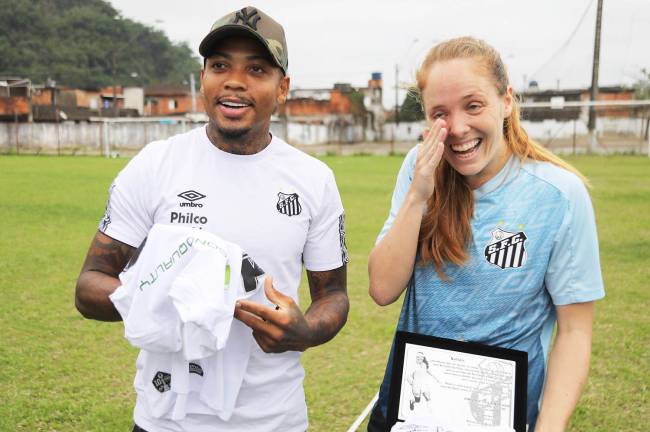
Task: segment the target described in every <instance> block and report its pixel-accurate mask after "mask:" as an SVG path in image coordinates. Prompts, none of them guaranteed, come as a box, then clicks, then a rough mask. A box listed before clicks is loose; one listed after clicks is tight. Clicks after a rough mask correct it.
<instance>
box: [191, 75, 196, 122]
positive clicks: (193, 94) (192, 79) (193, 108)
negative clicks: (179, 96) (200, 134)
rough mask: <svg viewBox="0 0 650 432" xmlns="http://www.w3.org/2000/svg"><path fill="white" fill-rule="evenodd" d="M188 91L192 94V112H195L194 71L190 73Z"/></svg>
mask: <svg viewBox="0 0 650 432" xmlns="http://www.w3.org/2000/svg"><path fill="white" fill-rule="evenodd" d="M190 93H191V95H192V112H193V113H195V112H196V88H195V84H194V73H191V74H190Z"/></svg>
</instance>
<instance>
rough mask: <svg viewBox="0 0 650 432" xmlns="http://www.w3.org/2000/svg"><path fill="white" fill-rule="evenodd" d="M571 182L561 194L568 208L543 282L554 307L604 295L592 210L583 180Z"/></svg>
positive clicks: (576, 179)
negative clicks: (566, 201) (567, 203)
mask: <svg viewBox="0 0 650 432" xmlns="http://www.w3.org/2000/svg"><path fill="white" fill-rule="evenodd" d="M571 180H572V181H571V184H570V185H568V186H567V187H566V189H565V191H564V194H565V195H566V198H567V199H568V201H569V205H568V209H567V211H566V214H565V216H564V219H563V221H562V225H561V226H560V228H559V230H558V232H557V235H556V237H555V241H554V244H553V250H552V251H551V256H550V260H549V265H548V268H547V271H546V275H545V279H544V281H545V284H546V288H547V290H548V292H549V293H550V295H551V298H552V299H553V303H554V304H555V305H568V304H573V303H584V302H589V301H593V300H598V299H601V298H603V297H604V296H605V290H604V286H603V279H602V275H601V270H600V258H599V252H598V234H597V232H596V220H595V216H594V210H593V207H592V205H591V200H590V198H589V194H588V192H587V189H586V187H585V186H584V184H583V183H582V181H580V180H579V179H578V178H577V177H574V176H572V178H571Z"/></svg>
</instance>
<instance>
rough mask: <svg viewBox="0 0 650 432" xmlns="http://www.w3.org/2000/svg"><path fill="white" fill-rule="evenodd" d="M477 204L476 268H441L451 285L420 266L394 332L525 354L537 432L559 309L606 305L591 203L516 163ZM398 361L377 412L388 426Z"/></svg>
mask: <svg viewBox="0 0 650 432" xmlns="http://www.w3.org/2000/svg"><path fill="white" fill-rule="evenodd" d="M417 148H418V147H415V148H413V149H411V151H410V152H409V153H408V155H407V156H406V158H405V160H404V162H403V164H402V167H401V169H400V172H399V175H398V178H397V183H396V185H395V191H394V193H393V199H392V205H391V210H390V214H389V216H388V219H387V220H386V223H385V224H384V227H383V229H382V230H381V233H380V234H379V237H378V239H377V242H379V241H380V240H381V239H382V238H383V236H384V235H385V234H386V233H387V232H388V230H389V229H390V228H391V226H392V225H393V222H394V220H395V217H396V216H397V213H398V211H399V209H400V207H401V206H402V202H403V201H404V198H405V196H406V193H407V191H408V189H409V187H410V184H411V181H412V179H413V172H414V168H415V161H416V157H417ZM474 200H475V203H474V215H473V218H472V221H471V226H472V240H471V244H470V245H469V246H468V253H469V260H468V261H467V262H466V263H465V264H463V265H461V266H456V265H453V264H446V265H445V266H444V267H443V270H444V273H445V274H446V275H447V277H448V278H449V281H443V280H441V279H440V278H439V277H438V275H437V274H436V271H435V269H434V267H433V265H432V264H427V265H419V264H416V266H415V269H414V275H413V278H412V280H411V283H410V284H409V286H408V287H407V290H406V295H405V297H404V304H403V306H402V312H401V315H400V318H399V322H398V324H397V329H398V330H403V331H409V332H414V333H421V334H427V335H433V336H438V337H444V338H449V339H457V340H467V341H474V342H480V343H485V344H489V345H496V346H501V347H505V348H512V349H518V350H522V351H527V352H528V409H527V420H528V424H529V425H530V427H531V429H530V430H531V431H532V430H533V429H534V425H535V422H536V420H537V415H538V413H539V404H540V402H541V395H542V387H543V384H544V377H545V374H546V359H547V357H548V352H549V348H550V343H551V337H552V334H553V329H554V325H555V306H559V305H567V304H572V303H582V302H588V301H592V300H597V299H600V298H602V297H604V295H605V292H604V288H603V281H602V277H601V271H600V261H599V255H598V238H597V234H596V224H595V218H594V212H593V208H592V206H591V200H590V198H589V194H588V193H587V190H586V188H585V186H584V184H583V183H582V181H581V180H580V178H578V177H577V176H576V175H575V174H573V173H571V172H568V171H566V170H564V169H562V168H560V167H558V166H556V165H553V164H551V163H548V162H538V161H532V160H526V161H524V162H523V163H522V162H521V161H520V160H519V158H517V157H511V158H510V159H509V161H508V162H507V163H506V164H505V165H504V167H503V168H502V169H501V171H500V172H499V173H498V174H497V175H496V176H495V177H494V178H492V179H490V180H489V181H488V182H487V183H485V184H484V185H483V186H481V187H480V188H478V189H476V190H474ZM417 259H419V256H418V258H417ZM392 351H393V350H392V349H391V354H390V356H389V359H388V365H387V368H386V373H385V375H384V380H383V383H382V385H381V389H380V394H379V402H378V404H379V407H380V408H381V410H382V412H383V414H384V416H386V410H387V403H388V390H389V385H390V370H391V365H392V357H393V353H392Z"/></svg>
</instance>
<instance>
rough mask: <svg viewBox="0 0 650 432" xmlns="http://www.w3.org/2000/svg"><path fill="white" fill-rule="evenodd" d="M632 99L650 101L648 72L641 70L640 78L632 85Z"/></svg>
mask: <svg viewBox="0 0 650 432" xmlns="http://www.w3.org/2000/svg"><path fill="white" fill-rule="evenodd" d="M634 89H635V91H634V97H635V98H636V99H650V71H649V70H648V69H646V68H643V69H641V77H640V78H639V79H638V80H637V82H636V84H635V85H634Z"/></svg>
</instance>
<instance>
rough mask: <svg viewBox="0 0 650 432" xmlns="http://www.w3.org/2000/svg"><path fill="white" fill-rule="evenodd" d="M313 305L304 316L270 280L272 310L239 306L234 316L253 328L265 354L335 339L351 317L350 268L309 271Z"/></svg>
mask: <svg viewBox="0 0 650 432" xmlns="http://www.w3.org/2000/svg"><path fill="white" fill-rule="evenodd" d="M307 279H308V281H309V291H310V293H311V300H312V303H311V305H310V306H309V308H308V309H307V311H306V312H305V314H304V315H303V314H302V312H301V311H300V308H298V305H296V303H295V302H294V301H293V299H292V298H291V297H289V296H287V295H284V294H282V293H281V292H279V291H277V290H276V289H275V288H274V287H273V285H272V280H271V278H270V277H267V278H266V281H265V284H264V290H265V292H266V296H267V297H268V299H269V300H270V301H272V302H273V303H275V304H277V305H278V308H276V309H273V308H269V307H267V306H263V305H260V304H258V303H255V302H251V301H246V300H242V301H239V302H238V303H237V307H236V308H235V317H236V318H237V319H239V320H240V321H242V322H243V323H244V324H246V325H247V326H249V327H251V328H252V329H253V337H254V338H255V340H256V341H257V343H258V344H259V346H260V347H261V348H262V350H264V351H265V352H274V353H279V352H284V351H304V350H306V349H307V348H309V347H312V346H316V345H320V344H323V343H325V342H327V341H328V340H330V339H332V338H333V337H334V336H335V335H336V334H337V333H338V332H339V330H341V328H342V327H343V325H344V324H345V322H346V320H347V317H348V310H349V309H350V303H349V301H348V294H347V269H346V266H345V265H343V266H342V267H339V268H337V269H334V270H328V271H319V272H317V271H309V270H308V271H307Z"/></svg>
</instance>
